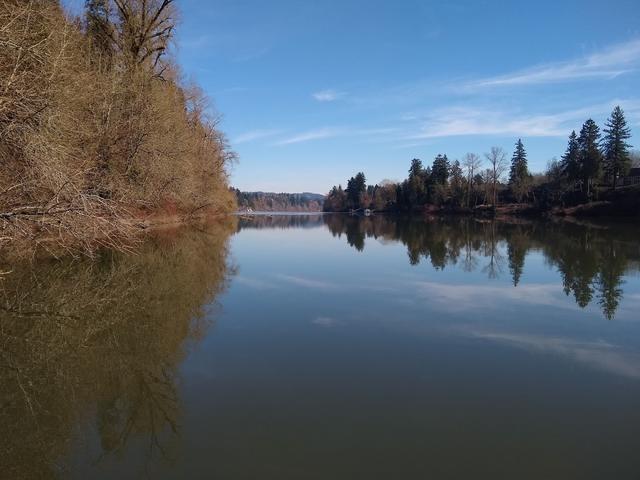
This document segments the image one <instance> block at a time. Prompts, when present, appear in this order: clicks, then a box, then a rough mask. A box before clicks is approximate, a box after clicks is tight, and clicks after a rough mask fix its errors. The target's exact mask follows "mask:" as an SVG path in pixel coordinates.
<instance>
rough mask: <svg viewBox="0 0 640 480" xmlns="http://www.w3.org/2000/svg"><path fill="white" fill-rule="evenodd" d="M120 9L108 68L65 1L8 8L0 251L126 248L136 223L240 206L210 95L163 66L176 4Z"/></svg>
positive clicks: (1, 14) (3, 21)
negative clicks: (169, 211) (210, 113)
mask: <svg viewBox="0 0 640 480" xmlns="http://www.w3.org/2000/svg"><path fill="white" fill-rule="evenodd" d="M115 6H116V7H117V9H114V11H117V12H120V13H119V16H118V17H117V18H116V19H115V20H114V23H113V26H112V28H113V30H111V31H110V38H112V39H113V40H112V41H113V42H114V43H113V47H114V48H113V52H114V53H113V54H112V55H109V56H106V55H105V54H104V51H101V50H99V49H97V48H96V43H95V41H92V39H91V38H90V34H89V33H87V34H85V33H84V31H83V29H82V27H81V25H80V23H81V22H79V21H72V20H69V19H68V18H67V17H66V16H65V14H64V12H63V11H62V9H61V7H60V6H59V4H58V3H57V2H56V1H47V2H43V1H35V0H32V1H17V0H0V138H1V139H2V141H1V142H0V162H1V163H2V170H1V171H0V230H1V231H0V246H2V245H4V244H6V243H12V242H16V241H18V240H20V239H26V240H28V241H29V242H30V243H32V244H34V243H38V244H47V243H48V242H49V241H50V240H55V241H56V243H60V244H63V245H66V246H74V248H75V246H77V245H80V246H81V247H82V248H83V249H88V248H91V246H92V245H94V242H95V240H96V239H100V241H101V242H102V243H106V244H109V245H115V246H118V247H124V246H125V245H126V244H127V242H128V240H127V239H129V238H131V236H132V234H133V233H134V231H135V230H136V229H135V223H134V222H132V221H131V217H132V213H131V212H133V211H135V212H140V211H142V212H153V211H156V210H158V209H159V208H160V206H161V205H163V204H167V203H169V204H172V205H176V206H177V208H178V210H179V211H180V212H182V213H190V212H193V211H205V210H206V211H210V212H216V213H218V212H227V211H229V210H230V209H232V208H233V206H234V199H233V196H232V195H231V193H230V192H229V190H228V186H227V173H226V166H227V165H228V163H229V162H230V161H232V160H233V154H232V153H231V152H230V151H229V150H228V148H227V143H226V140H225V137H224V135H223V134H222V133H221V132H220V131H219V130H217V129H216V121H215V120H214V119H210V118H208V117H207V115H206V111H207V108H206V107H207V103H206V99H205V97H204V95H203V94H202V92H201V91H200V90H199V89H198V88H196V87H193V86H190V85H185V84H184V82H182V81H181V79H180V74H179V71H178V69H177V67H176V66H175V65H172V64H171V62H168V61H164V60H162V61H161V56H162V54H163V53H164V52H165V50H166V47H167V45H168V42H169V41H170V36H171V32H172V31H173V27H174V23H173V18H174V15H175V13H174V11H173V5H172V2H171V1H161V0H160V1H155V0H127V1H124V0H121V1H117V2H115ZM169 27H170V28H169ZM136 35H137V36H136ZM132 36H135V37H136V39H137V40H136V42H137V43H136V42H134V43H135V45H134V44H133V43H132V41H133V40H131V37H132ZM127 39H128V40H127ZM127 42H128V43H127ZM127 45H128V46H127ZM103 46H104V45H103ZM125 46H126V48H125ZM134 54H135V56H136V57H135V58H136V61H133V62H132V61H131V60H132V58H133V57H132V55H134Z"/></svg>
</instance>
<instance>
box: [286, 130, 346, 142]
mask: <svg viewBox="0 0 640 480" xmlns="http://www.w3.org/2000/svg"><path fill="white" fill-rule="evenodd" d="M346 131H347V130H346V129H345V128H342V127H324V128H316V129H312V130H307V131H306V132H302V133H298V134H296V135H293V136H291V137H288V138H285V139H283V140H279V141H277V142H276V143H275V145H291V144H294V143H302V142H309V141H311V140H320V139H324V138H332V137H338V136H340V135H344V134H345V132H346Z"/></svg>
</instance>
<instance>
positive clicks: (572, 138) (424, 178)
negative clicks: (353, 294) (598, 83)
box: [324, 106, 640, 212]
mask: <svg viewBox="0 0 640 480" xmlns="http://www.w3.org/2000/svg"><path fill="white" fill-rule="evenodd" d="M630 138H631V131H630V129H629V127H628V125H627V122H626V119H625V117H624V112H623V110H622V108H620V107H619V106H616V107H615V108H614V109H613V111H612V113H611V116H610V117H609V118H608V120H607V122H606V124H605V129H604V136H603V137H602V136H601V134H600V129H599V127H598V125H597V124H596V123H595V122H594V121H593V120H592V119H588V120H587V121H586V122H584V124H583V125H582V128H581V129H580V133H579V134H576V132H575V131H573V132H571V134H570V135H569V140H568V145H567V149H566V151H565V153H564V154H563V155H562V157H561V160H560V161H557V160H555V159H554V160H552V161H551V162H549V164H548V166H547V170H546V171H545V172H544V173H543V174H537V175H534V174H532V173H531V171H530V170H529V162H528V157H527V152H526V149H525V146H524V143H523V141H522V139H518V140H517V141H516V143H515V147H514V152H513V155H512V157H511V163H510V164H509V163H508V162H507V157H506V153H505V152H504V150H503V149H502V148H500V147H492V148H491V149H490V151H489V152H488V153H485V154H484V159H485V162H486V163H484V165H483V160H482V159H481V157H480V156H479V155H477V154H475V153H467V154H466V155H465V156H464V158H463V159H462V162H460V161H458V160H454V161H453V162H451V161H450V160H449V158H448V157H447V155H446V154H444V153H441V154H438V155H437V156H436V157H435V158H434V160H433V163H432V164H431V166H429V167H425V166H424V165H423V163H422V161H421V160H420V159H418V158H414V159H413V160H412V161H411V165H410V167H409V170H408V175H407V178H406V179H405V180H403V181H402V182H398V183H395V184H394V183H391V182H385V185H369V186H367V185H366V183H365V175H364V173H362V172H360V173H358V174H357V175H356V176H354V177H352V178H351V179H349V181H348V182H347V189H346V190H343V189H342V187H341V186H340V185H339V186H337V187H336V186H334V187H333V188H332V189H331V190H330V191H329V193H328V195H327V198H326V200H325V203H324V211H327V212H345V211H350V210H358V209H362V208H370V209H373V210H379V211H414V210H423V209H425V208H432V207H436V208H443V207H444V208H450V209H467V210H469V209H472V208H474V207H477V206H480V205H483V206H486V207H490V208H494V209H495V208H496V207H497V206H499V205H500V204H501V203H514V202H515V203H523V202H524V203H526V204H528V205H531V206H533V207H536V208H538V209H542V210H544V209H549V208H551V207H554V206H563V207H564V206H572V205H579V204H582V203H586V202H591V201H593V200H596V199H598V196H599V195H600V193H602V192H607V191H610V190H615V189H616V188H617V186H618V183H619V181H620V179H621V178H623V177H625V176H626V175H627V174H628V173H629V171H630V168H631V166H632V158H631V152H630V148H631V145H630V144H629V143H628V142H627V141H628V140H629V139H630ZM485 165H486V168H485ZM507 172H508V178H506V179H505V178H504V177H505V174H506V173H507ZM639 208H640V206H639Z"/></svg>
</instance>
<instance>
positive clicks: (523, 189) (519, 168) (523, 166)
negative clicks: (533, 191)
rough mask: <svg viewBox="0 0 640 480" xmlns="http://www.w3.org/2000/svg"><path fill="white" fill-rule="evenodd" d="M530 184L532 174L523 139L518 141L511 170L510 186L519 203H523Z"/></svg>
mask: <svg viewBox="0 0 640 480" xmlns="http://www.w3.org/2000/svg"><path fill="white" fill-rule="evenodd" d="M530 183H531V174H530V173H529V166H528V164H527V152H526V151H525V149H524V145H523V144H522V139H518V141H517V142H516V149H515V151H514V152H513V157H512V158H511V169H510V170H509V185H510V186H511V190H512V191H513V193H514V195H515V197H516V199H517V200H518V201H522V199H523V198H524V197H525V196H526V195H527V193H528V190H529V185H530Z"/></svg>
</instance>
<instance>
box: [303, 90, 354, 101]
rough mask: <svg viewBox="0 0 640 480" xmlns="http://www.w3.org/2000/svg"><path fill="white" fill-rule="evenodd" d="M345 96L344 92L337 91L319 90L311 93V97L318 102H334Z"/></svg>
mask: <svg viewBox="0 0 640 480" xmlns="http://www.w3.org/2000/svg"><path fill="white" fill-rule="evenodd" d="M345 95H346V93H345V92H339V91H337V90H332V89H329V90H321V91H319V92H315V93H313V94H312V95H311V96H312V97H313V98H315V99H316V100H317V101H318V102H335V101H336V100H339V99H340V98H343V97H344V96H345Z"/></svg>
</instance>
